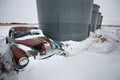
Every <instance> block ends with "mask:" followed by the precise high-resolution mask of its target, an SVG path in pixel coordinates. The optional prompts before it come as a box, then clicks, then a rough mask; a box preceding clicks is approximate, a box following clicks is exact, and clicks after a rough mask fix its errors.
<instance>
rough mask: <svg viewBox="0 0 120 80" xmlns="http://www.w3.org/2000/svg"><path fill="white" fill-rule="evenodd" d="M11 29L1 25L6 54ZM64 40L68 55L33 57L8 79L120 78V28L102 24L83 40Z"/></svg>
mask: <svg viewBox="0 0 120 80" xmlns="http://www.w3.org/2000/svg"><path fill="white" fill-rule="evenodd" d="M8 30H9V27H0V51H1V53H3V54H4V53H5V52H6V50H7V49H6V48H7V47H6V45H5V41H4V40H5V39H4V38H5V36H6V35H7V34H8ZM99 35H102V38H103V39H104V41H103V42H102V40H101V39H100V38H98V36H99ZM63 43H64V49H65V52H66V53H67V57H64V56H59V55H54V56H52V57H50V58H47V59H44V60H34V59H33V57H31V58H29V59H30V63H29V64H28V65H27V66H26V67H25V69H24V71H21V72H19V73H18V74H14V76H12V77H6V79H5V80H120V28H115V27H103V28H102V29H100V30H97V31H96V32H95V33H91V35H90V37H89V38H87V39H86V40H84V41H80V42H76V41H65V42H63ZM5 47H6V48H5Z"/></svg>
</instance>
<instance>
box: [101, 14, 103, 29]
mask: <svg viewBox="0 0 120 80" xmlns="http://www.w3.org/2000/svg"><path fill="white" fill-rule="evenodd" d="M102 20H103V16H102V15H101V16H100V28H101V26H102Z"/></svg>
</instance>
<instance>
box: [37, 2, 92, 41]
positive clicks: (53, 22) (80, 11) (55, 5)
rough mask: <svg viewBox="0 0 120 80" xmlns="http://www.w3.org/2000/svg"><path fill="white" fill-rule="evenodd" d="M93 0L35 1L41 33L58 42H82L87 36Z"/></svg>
mask: <svg viewBox="0 0 120 80" xmlns="http://www.w3.org/2000/svg"><path fill="white" fill-rule="evenodd" d="M92 8H93V0H37V9H38V19H39V24H40V28H41V29H42V30H43V33H44V34H45V35H46V36H47V37H49V38H52V39H55V40H58V41H66V40H76V41H77V40H79V41H80V40H84V39H86V38H87V37H88V36H89V24H91V17H92Z"/></svg>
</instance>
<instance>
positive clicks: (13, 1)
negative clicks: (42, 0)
mask: <svg viewBox="0 0 120 80" xmlns="http://www.w3.org/2000/svg"><path fill="white" fill-rule="evenodd" d="M94 3H97V4H98V5H100V6H101V8H100V11H101V12H102V15H103V16H104V17H103V24H116V25H120V14H119V13H120V0H94ZM0 22H23V23H24V22H25V23H37V22H38V19H37V9H36V1H35V0H0Z"/></svg>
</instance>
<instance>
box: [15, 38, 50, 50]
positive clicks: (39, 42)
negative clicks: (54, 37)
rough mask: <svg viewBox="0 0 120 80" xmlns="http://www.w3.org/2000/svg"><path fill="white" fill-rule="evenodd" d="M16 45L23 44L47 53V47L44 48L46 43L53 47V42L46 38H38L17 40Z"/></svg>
mask: <svg viewBox="0 0 120 80" xmlns="http://www.w3.org/2000/svg"><path fill="white" fill-rule="evenodd" d="M15 43H17V44H22V45H25V46H28V47H31V48H34V49H37V50H39V51H45V50H46V47H45V46H44V43H48V44H49V45H48V46H50V47H52V44H51V41H50V40H49V39H48V38H46V37H36V38H31V39H25V40H15Z"/></svg>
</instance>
